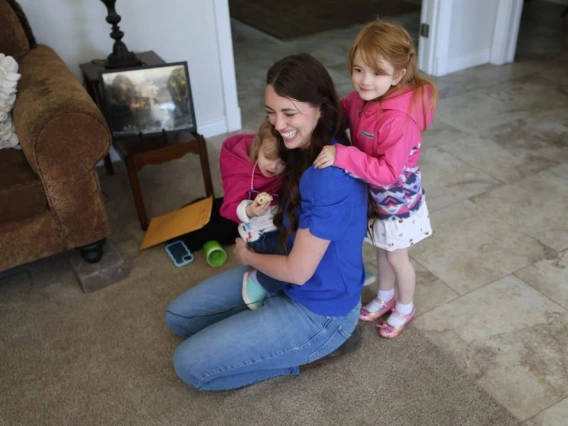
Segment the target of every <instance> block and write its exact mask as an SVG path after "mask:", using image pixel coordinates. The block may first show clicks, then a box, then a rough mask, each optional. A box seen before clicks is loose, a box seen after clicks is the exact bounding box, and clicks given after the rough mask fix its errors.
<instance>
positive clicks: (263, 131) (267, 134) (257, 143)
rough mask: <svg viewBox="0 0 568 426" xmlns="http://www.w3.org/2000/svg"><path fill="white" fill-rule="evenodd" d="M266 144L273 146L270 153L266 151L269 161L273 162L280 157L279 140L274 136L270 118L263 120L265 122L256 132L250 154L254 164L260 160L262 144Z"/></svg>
mask: <svg viewBox="0 0 568 426" xmlns="http://www.w3.org/2000/svg"><path fill="white" fill-rule="evenodd" d="M264 142H269V143H270V144H271V147H270V148H271V149H270V150H269V151H265V155H266V157H267V158H268V159H270V160H273V159H275V158H278V157H280V152H279V149H278V148H279V147H278V139H277V138H276V136H275V135H274V132H273V130H272V124H270V121H268V118H265V119H264V120H263V122H262V123H261V124H260V127H259V128H258V131H257V132H256V135H254V139H253V141H252V146H251V147H250V154H249V157H250V159H251V161H252V162H253V163H256V161H257V160H258V153H259V152H260V148H261V147H262V144H263V143H264Z"/></svg>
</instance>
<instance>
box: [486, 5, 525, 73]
mask: <svg viewBox="0 0 568 426" xmlns="http://www.w3.org/2000/svg"><path fill="white" fill-rule="evenodd" d="M522 11H523V0H499V6H498V8H497V19H496V21H495V32H494V33H493V46H492V47H491V63H492V64H495V65H503V64H506V63H509V62H513V61H514V59H515V50H516V48H517V39H518V36H519V26H520V23H521V13H522Z"/></svg>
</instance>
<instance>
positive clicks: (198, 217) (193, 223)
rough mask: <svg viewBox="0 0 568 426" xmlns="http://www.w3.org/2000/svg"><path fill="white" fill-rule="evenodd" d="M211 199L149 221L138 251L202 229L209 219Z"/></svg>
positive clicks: (211, 205) (211, 206)
mask: <svg viewBox="0 0 568 426" xmlns="http://www.w3.org/2000/svg"><path fill="white" fill-rule="evenodd" d="M212 208H213V197H209V198H206V199H204V200H201V201H198V202H196V203H193V204H190V205H189V206H185V207H182V208H181V209H178V210H174V211H173V212H170V213H167V214H164V215H162V216H156V217H153V218H152V219H150V225H149V226H148V230H147V231H146V235H145V236H144V240H143V241H142V244H141V245H140V250H143V249H145V248H148V247H152V246H155V245H156V244H160V243H163V242H164V241H167V240H170V239H172V238H175V237H179V236H180V235H183V234H187V233H188V232H192V231H195V230H197V229H201V228H203V227H204V226H205V225H206V224H207V222H209V220H210V219H211V209H212Z"/></svg>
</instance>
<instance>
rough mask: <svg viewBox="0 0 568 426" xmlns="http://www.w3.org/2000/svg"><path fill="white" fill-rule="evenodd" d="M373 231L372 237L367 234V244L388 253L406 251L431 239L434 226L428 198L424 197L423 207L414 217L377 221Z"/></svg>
mask: <svg viewBox="0 0 568 426" xmlns="http://www.w3.org/2000/svg"><path fill="white" fill-rule="evenodd" d="M369 225H370V224H369ZM372 231H373V234H372V235H371V233H370V232H368V233H367V236H366V237H365V242H367V243H369V244H372V245H374V246H376V247H379V248H382V249H383V250H387V251H394V250H400V249H405V248H408V247H411V246H413V245H414V244H416V243H417V242H419V241H421V240H423V239H424V238H426V237H429V236H430V235H432V226H431V225H430V215H429V214H428V207H427V206H426V197H422V205H421V206H420V208H419V209H418V210H417V211H416V213H414V214H413V215H412V216H410V217H408V218H406V219H399V218H396V217H391V218H389V219H387V220H380V219H376V220H375V223H374V225H373V228H372Z"/></svg>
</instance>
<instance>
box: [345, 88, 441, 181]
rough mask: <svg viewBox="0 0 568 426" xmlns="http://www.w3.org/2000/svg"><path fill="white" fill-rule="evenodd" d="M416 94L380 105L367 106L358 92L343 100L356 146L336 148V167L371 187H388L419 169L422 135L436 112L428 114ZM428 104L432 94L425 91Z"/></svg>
mask: <svg viewBox="0 0 568 426" xmlns="http://www.w3.org/2000/svg"><path fill="white" fill-rule="evenodd" d="M413 93H414V91H412V90H411V91H407V92H403V93H393V94H391V95H389V96H388V97H387V98H386V99H384V100H383V101H381V102H373V101H369V102H364V101H363V100H362V99H361V98H360V97H359V95H358V94H357V92H352V93H350V94H349V95H348V96H347V97H346V98H344V99H342V100H341V106H342V108H343V114H344V117H347V118H348V120H349V129H350V131H351V140H352V142H353V145H354V146H343V145H339V144H337V145H336V147H337V154H336V158H335V163H334V164H335V165H336V166H338V167H340V168H342V169H344V170H347V171H348V172H350V173H352V174H354V175H355V176H357V177H359V178H361V179H363V180H364V181H366V182H367V183H368V184H369V185H370V186H371V187H374V188H377V187H383V188H384V187H389V186H390V185H392V184H394V183H395V182H396V180H397V179H398V178H399V177H400V175H401V174H402V172H403V171H404V170H405V169H406V168H415V167H418V159H419V158H420V154H421V149H420V143H421V142H422V132H424V130H426V128H427V127H428V125H429V124H430V122H431V121H432V118H433V116H434V111H433V110H432V109H429V110H428V111H427V112H426V113H424V110H423V108H422V102H421V96H420V95H418V96H417V99H416V102H413V99H412V97H413ZM425 93H426V98H427V99H426V104H427V105H428V104H429V103H430V95H431V92H430V90H426V91H425Z"/></svg>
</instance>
